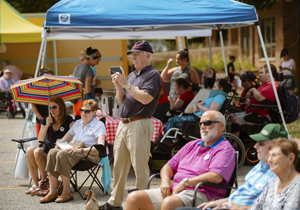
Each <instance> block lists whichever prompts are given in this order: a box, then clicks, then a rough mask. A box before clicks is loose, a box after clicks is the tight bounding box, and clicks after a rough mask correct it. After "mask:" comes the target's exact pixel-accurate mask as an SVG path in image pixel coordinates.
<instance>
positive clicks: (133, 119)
mask: <svg viewBox="0 0 300 210" xmlns="http://www.w3.org/2000/svg"><path fill="white" fill-rule="evenodd" d="M147 118H149V117H146V116H136V117H130V118H121V121H122V123H124V124H127V123H130V122H133V121H136V120H142V119H147Z"/></svg>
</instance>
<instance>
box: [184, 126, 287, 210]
mask: <svg viewBox="0 0 300 210" xmlns="http://www.w3.org/2000/svg"><path fill="white" fill-rule="evenodd" d="M250 137H251V138H252V139H253V140H255V141H256V142H257V143H256V144H255V146H254V147H255V148H256V150H257V157H258V159H259V160H260V162H259V163H258V164H257V165H256V166H255V167H254V168H252V169H251V171H249V173H248V174H247V175H246V177H245V183H244V184H243V185H241V186H239V187H238V188H237V189H236V190H235V191H234V192H233V193H232V194H231V195H230V196H229V197H228V198H224V199H220V200H217V201H211V202H208V203H203V204H201V205H200V206H198V208H196V207H194V208H180V210H199V208H201V207H202V209H203V210H205V209H210V208H213V209H218V208H219V209H229V208H228V207H230V209H236V210H243V209H250V208H251V206H252V205H253V203H254V201H255V199H256V198H257V197H258V196H259V195H260V194H261V193H262V192H263V191H264V189H265V187H266V186H268V184H269V180H270V179H271V178H274V177H276V175H275V174H274V173H273V172H271V171H270V167H269V164H268V153H269V149H268V148H269V146H270V145H271V144H272V140H273V139H276V138H279V137H283V138H287V133H286V131H285V129H284V128H283V127H282V126H281V125H279V124H274V123H270V124H268V125H266V126H265V127H264V128H263V129H262V130H261V131H260V133H258V134H253V135H250Z"/></svg>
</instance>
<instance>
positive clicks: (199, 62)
mask: <svg viewBox="0 0 300 210" xmlns="http://www.w3.org/2000/svg"><path fill="white" fill-rule="evenodd" d="M190 60H191V66H192V67H194V68H197V69H199V70H200V71H205V70H206V69H208V68H209V67H210V61H209V58H208V57H206V56H203V57H201V58H199V57H198V56H196V55H193V54H190ZM227 62H229V61H228V60H227ZM152 65H153V67H154V68H155V69H157V70H163V69H164V68H165V67H166V65H167V59H166V60H155V59H152ZM175 66H176V63H175V62H173V64H172V67H171V68H173V67H175ZM234 66H235V68H236V69H237V70H240V71H247V70H251V69H254V68H255V66H253V65H252V64H251V63H250V61H249V58H247V57H243V59H242V60H241V61H235V62H234ZM212 67H213V68H214V69H215V70H216V72H224V71H225V68H224V61H223V56H222V53H218V54H213V56H212Z"/></svg>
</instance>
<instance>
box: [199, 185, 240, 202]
mask: <svg viewBox="0 0 300 210" xmlns="http://www.w3.org/2000/svg"><path fill="white" fill-rule="evenodd" d="M200 186H207V187H215V188H220V189H226V190H228V189H232V188H234V187H231V186H229V185H224V184H214V183H210V182H206V181H204V182H199V183H198V184H197V185H196V187H195V189H194V199H193V207H196V199H197V191H198V188H199V187H200Z"/></svg>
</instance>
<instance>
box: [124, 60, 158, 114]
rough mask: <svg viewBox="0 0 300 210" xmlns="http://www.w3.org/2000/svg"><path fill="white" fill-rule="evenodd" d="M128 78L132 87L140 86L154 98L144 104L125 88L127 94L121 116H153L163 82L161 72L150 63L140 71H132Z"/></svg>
mask: <svg viewBox="0 0 300 210" xmlns="http://www.w3.org/2000/svg"><path fill="white" fill-rule="evenodd" d="M127 80H128V82H129V83H130V84H131V86H133V87H132V88H138V89H139V90H143V91H145V92H146V93H148V94H149V95H151V96H152V97H153V100H152V101H151V102H150V103H149V104H145V105H144V104H142V103H141V102H139V101H137V100H135V99H134V98H133V97H132V96H131V95H130V94H129V93H128V91H126V89H125V88H123V91H124V93H125V96H124V98H123V101H122V104H121V106H120V117H121V118H129V117H135V116H146V117H152V115H153V114H154V112H155V109H156V106H157V102H158V99H159V93H160V90H161V88H162V82H161V78H160V74H159V72H158V71H157V70H155V69H154V68H153V67H152V65H149V66H147V67H145V68H143V69H142V70H141V72H140V73H139V72H138V71H137V70H135V71H133V72H131V73H130V74H129V75H128V77H127Z"/></svg>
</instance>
